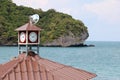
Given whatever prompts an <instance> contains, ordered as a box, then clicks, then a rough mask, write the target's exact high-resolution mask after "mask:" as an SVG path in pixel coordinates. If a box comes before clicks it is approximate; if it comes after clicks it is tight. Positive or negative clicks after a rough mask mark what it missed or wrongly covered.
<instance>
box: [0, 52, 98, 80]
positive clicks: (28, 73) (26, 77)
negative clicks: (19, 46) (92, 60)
mask: <svg viewBox="0 0 120 80" xmlns="http://www.w3.org/2000/svg"><path fill="white" fill-rule="evenodd" d="M95 76H96V75H95V74H93V73H89V72H87V71H84V70H80V69H76V68H73V67H70V66H66V65H63V64H59V63H56V62H53V61H50V60H47V59H44V58H40V57H39V56H38V55H35V56H34V57H33V56H29V55H27V56H26V55H25V54H20V55H19V56H18V57H17V58H16V59H14V60H12V61H10V62H8V63H6V64H2V65H0V80H89V79H91V78H93V77H95Z"/></svg>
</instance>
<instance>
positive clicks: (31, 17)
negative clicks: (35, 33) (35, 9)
mask: <svg viewBox="0 0 120 80" xmlns="http://www.w3.org/2000/svg"><path fill="white" fill-rule="evenodd" d="M29 18H30V21H31V22H32V23H33V24H36V23H37V22H38V21H39V15H38V14H34V15H32V16H30V17H29Z"/></svg>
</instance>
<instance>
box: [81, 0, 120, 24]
mask: <svg viewBox="0 0 120 80" xmlns="http://www.w3.org/2000/svg"><path fill="white" fill-rule="evenodd" d="M83 9H85V10H86V11H88V13H89V12H90V13H93V14H94V15H97V16H98V17H99V18H100V19H103V20H105V21H108V22H113V21H114V22H116V21H120V16H119V14H120V0H104V1H102V2H94V3H90V4H85V5H84V6H83Z"/></svg>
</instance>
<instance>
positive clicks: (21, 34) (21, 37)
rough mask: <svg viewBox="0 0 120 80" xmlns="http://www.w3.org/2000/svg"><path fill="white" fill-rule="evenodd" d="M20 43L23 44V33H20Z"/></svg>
mask: <svg viewBox="0 0 120 80" xmlns="http://www.w3.org/2000/svg"><path fill="white" fill-rule="evenodd" d="M20 42H22V43H23V42H25V32H21V33H20Z"/></svg>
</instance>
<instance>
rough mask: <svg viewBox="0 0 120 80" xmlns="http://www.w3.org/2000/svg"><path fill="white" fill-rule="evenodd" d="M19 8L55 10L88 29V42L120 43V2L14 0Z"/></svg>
mask: <svg viewBox="0 0 120 80" xmlns="http://www.w3.org/2000/svg"><path fill="white" fill-rule="evenodd" d="M13 2H14V3H16V4H17V5H18V6H19V5H23V6H27V7H32V8H34V9H42V10H43V11H46V10H48V9H55V10H56V11H59V12H63V13H67V14H69V15H71V16H72V17H73V18H75V19H78V20H81V21H82V22H83V23H84V24H85V26H87V27H88V32H89V38H88V39H87V41H120V36H119V35H120V0H13Z"/></svg>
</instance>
